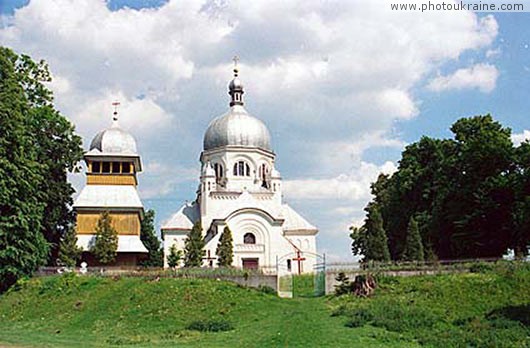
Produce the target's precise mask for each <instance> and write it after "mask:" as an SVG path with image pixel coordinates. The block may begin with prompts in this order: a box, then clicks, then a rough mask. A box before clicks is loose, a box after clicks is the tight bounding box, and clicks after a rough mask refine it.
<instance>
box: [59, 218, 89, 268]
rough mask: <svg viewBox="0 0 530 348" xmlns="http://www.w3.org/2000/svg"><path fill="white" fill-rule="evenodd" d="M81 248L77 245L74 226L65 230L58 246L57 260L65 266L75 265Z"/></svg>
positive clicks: (81, 250)
mask: <svg viewBox="0 0 530 348" xmlns="http://www.w3.org/2000/svg"><path fill="white" fill-rule="evenodd" d="M82 252H83V248H80V247H78V246H77V234H76V230H75V228H74V227H71V228H69V229H68V230H67V231H66V234H65V235H64V237H63V239H62V240H61V244H60V247H59V261H61V263H62V264H64V265H65V266H67V267H75V265H76V264H77V261H79V259H80V258H81V253H82Z"/></svg>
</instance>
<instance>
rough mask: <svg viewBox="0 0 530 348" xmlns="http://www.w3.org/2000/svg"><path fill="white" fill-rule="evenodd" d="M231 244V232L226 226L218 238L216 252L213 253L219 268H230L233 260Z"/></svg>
mask: <svg viewBox="0 0 530 348" xmlns="http://www.w3.org/2000/svg"><path fill="white" fill-rule="evenodd" d="M232 243H233V240H232V231H230V228H228V226H226V227H225V229H224V230H223V233H222V234H221V237H220V238H219V244H217V250H215V253H216V254H217V264H218V265H219V266H220V267H230V266H231V265H232V259H233V258H234V250H233V249H234V246H233V244H232Z"/></svg>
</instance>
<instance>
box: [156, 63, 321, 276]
mask: <svg viewBox="0 0 530 348" xmlns="http://www.w3.org/2000/svg"><path fill="white" fill-rule="evenodd" d="M228 94H229V95H230V104H229V105H230V108H229V110H228V112H227V113H225V114H224V115H221V116H219V117H217V118H215V119H214V120H212V121H211V123H210V124H209V126H208V128H207V129H206V132H205V134H204V141H203V151H202V153H201V154H200V163H201V175H200V184H199V188H198V190H197V197H196V199H195V200H193V202H192V203H186V204H184V205H183V206H182V207H181V208H180V209H179V210H178V211H177V212H176V213H175V214H173V215H172V216H171V218H170V219H169V220H167V221H166V222H165V223H164V224H163V225H162V228H161V234H162V238H163V240H164V253H165V255H166V256H167V255H168V253H169V249H170V248H171V246H173V245H176V247H177V248H178V249H180V250H183V249H184V243H185V240H186V238H187V234H188V233H189V231H190V230H191V228H192V227H193V225H194V223H195V222H197V221H200V222H201V225H202V229H203V236H204V239H205V244H206V246H205V250H206V257H205V258H204V259H203V266H206V267H216V266H217V262H216V254H215V253H216V248H217V245H218V242H219V238H220V236H221V234H222V232H223V230H224V228H225V227H226V226H228V227H229V228H230V230H231V231H232V238H233V243H234V244H233V252H234V258H233V266H235V267H240V268H250V269H253V268H254V269H255V268H260V269H263V270H265V271H267V270H270V272H275V271H276V267H277V265H278V266H281V267H284V268H285V269H286V270H288V271H289V272H293V273H295V272H296V273H302V272H312V271H313V267H314V265H315V263H316V234H317V233H318V230H317V228H316V227H315V226H313V225H312V224H310V223H309V222H308V221H307V220H305V219H304V218H303V217H302V216H301V215H300V214H298V213H297V212H296V211H295V210H294V209H293V208H291V207H290V206H289V205H287V204H285V203H283V202H282V179H281V176H280V172H279V171H278V170H277V169H276V167H275V159H276V155H275V153H274V151H273V148H272V146H271V136H270V133H269V130H268V129H267V126H266V125H265V124H264V123H263V122H262V121H260V120H259V119H258V118H256V117H253V116H251V115H250V114H249V113H248V112H247V110H246V109H245V107H244V102H243V94H244V90H243V85H242V83H241V81H240V78H239V77H238V68H237V65H236V66H235V68H234V78H233V79H232V80H231V81H230V83H229V85H228ZM166 267H167V260H166Z"/></svg>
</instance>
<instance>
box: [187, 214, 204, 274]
mask: <svg viewBox="0 0 530 348" xmlns="http://www.w3.org/2000/svg"><path fill="white" fill-rule="evenodd" d="M184 254H185V257H184V265H185V266H186V267H201V265H202V259H203V257H204V254H205V252H204V239H203V238H202V227H201V222H200V221H197V222H196V223H195V224H194V225H193V228H192V229H191V231H190V233H189V234H188V238H187V239H186V243H185V245H184Z"/></svg>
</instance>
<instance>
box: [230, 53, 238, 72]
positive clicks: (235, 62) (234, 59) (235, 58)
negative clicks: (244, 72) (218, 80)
mask: <svg viewBox="0 0 530 348" xmlns="http://www.w3.org/2000/svg"><path fill="white" fill-rule="evenodd" d="M232 60H233V61H234V69H237V63H239V57H238V56H237V55H235V56H234V58H232Z"/></svg>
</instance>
